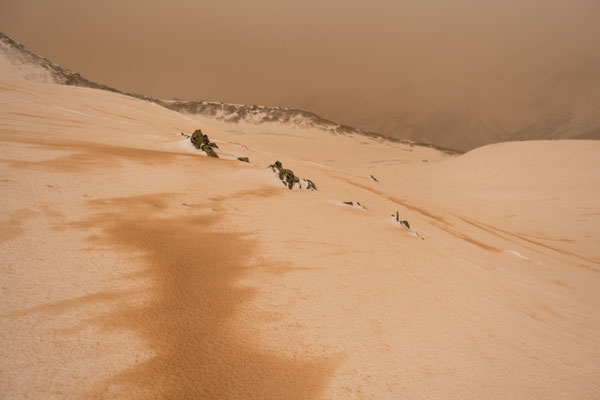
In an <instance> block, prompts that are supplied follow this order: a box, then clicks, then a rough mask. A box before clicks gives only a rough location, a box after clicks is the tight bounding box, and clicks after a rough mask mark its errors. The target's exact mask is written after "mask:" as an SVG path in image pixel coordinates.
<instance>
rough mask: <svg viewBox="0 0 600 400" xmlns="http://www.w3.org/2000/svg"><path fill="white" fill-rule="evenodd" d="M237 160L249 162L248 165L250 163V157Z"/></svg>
mask: <svg viewBox="0 0 600 400" xmlns="http://www.w3.org/2000/svg"><path fill="white" fill-rule="evenodd" d="M237 159H238V161H241V162H247V163H249V162H250V159H249V158H248V157H238V158H237Z"/></svg>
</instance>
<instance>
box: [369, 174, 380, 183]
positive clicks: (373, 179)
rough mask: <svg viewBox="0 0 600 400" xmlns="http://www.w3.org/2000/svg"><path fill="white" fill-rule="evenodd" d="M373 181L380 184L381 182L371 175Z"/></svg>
mask: <svg viewBox="0 0 600 400" xmlns="http://www.w3.org/2000/svg"><path fill="white" fill-rule="evenodd" d="M371 179H373V180H374V181H375V182H377V183H379V181H378V180H377V178H375V177H374V176H373V175H371Z"/></svg>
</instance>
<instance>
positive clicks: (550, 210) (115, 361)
mask: <svg viewBox="0 0 600 400" xmlns="http://www.w3.org/2000/svg"><path fill="white" fill-rule="evenodd" d="M197 128H201V129H202V130H203V131H204V132H205V133H207V134H208V135H209V137H210V139H211V140H214V141H215V142H217V143H218V145H219V152H220V154H221V155H223V156H225V157H224V158H230V159H219V160H217V159H211V158H209V157H205V156H203V155H201V154H200V153H199V152H198V151H197V150H195V149H194V148H193V146H191V145H188V144H187V143H186V142H184V141H182V137H181V136H180V134H179V133H180V132H182V131H183V132H186V133H188V134H189V133H191V132H193V131H194V130H195V129H197ZM238 156H247V157H249V158H250V163H242V162H239V161H235V160H231V158H235V157H238ZM275 160H280V161H282V162H283V165H284V166H285V167H286V168H291V169H292V170H294V172H295V173H296V174H297V175H298V176H301V177H303V178H308V179H311V180H312V181H314V182H315V184H316V185H317V188H318V189H319V190H318V191H305V190H294V191H289V190H287V189H286V188H285V187H284V186H283V185H282V184H281V182H279V181H278V180H277V179H276V178H275V177H274V176H273V173H272V172H271V171H270V170H269V169H267V168H266V167H267V166H268V165H269V164H272V163H273V162H274V161H275ZM370 175H373V176H375V177H377V179H378V180H379V183H376V182H375V181H373V180H372V179H370V178H369V176H370ZM0 190H1V198H2V208H1V209H0V221H1V223H2V225H1V226H2V230H1V231H0V260H1V264H0V274H1V275H0V276H1V281H0V288H1V291H0V296H1V301H0V305H1V311H0V312H1V319H0V394H1V396H0V397H2V398H11V399H12V398H39V399H49V398H61V399H62V398H134V399H148V398H218V399H227V398H240V399H252V398H255V399H273V398H278V399H352V398H354V399H399V398H407V399H465V398H467V399H475V398H477V399H480V398H490V399H517V398H518V399H532V398H539V399H549V398H555V399H592V398H598V397H600V384H599V382H600V369H599V366H600V336H599V335H598V330H599V328H600V315H599V312H598V310H600V275H599V272H600V254H599V251H598V249H599V248H600V243H599V238H600V143H598V142H591V141H556V142H519V143H506V144H499V145H493V146H487V147H485V148H481V149H477V150H475V151H473V152H470V153H467V154H465V155H463V156H460V157H451V156H448V155H446V154H443V153H440V152H437V151H435V150H433V149H428V148H422V147H410V146H407V145H403V144H398V143H389V142H383V141H380V140H375V139H371V138H366V137H359V136H343V135H332V134H330V133H326V132H323V131H319V130H310V129H292V128H289V127H286V126H281V125H262V126H254V125H249V124H224V123H218V122H215V121H212V120H209V119H198V118H194V117H192V116H189V115H188V116H186V115H181V114H178V113H175V112H172V111H169V110H166V109H163V108H161V107H158V106H156V105H153V104H151V103H147V102H143V101H140V100H135V99H132V98H128V97H125V96H121V95H116V94H113V93H107V92H102V91H96V90H91V89H84V88H74V87H64V86H58V85H52V84H42V83H32V82H26V81H23V80H19V79H3V80H1V81H0ZM343 201H353V202H356V201H359V202H360V203H361V204H363V205H365V206H366V207H367V210H364V209H362V208H359V207H354V206H344V205H343V203H342V202H343ZM396 211H398V212H399V215H400V217H401V219H405V220H408V221H409V222H410V226H411V230H413V231H414V232H416V233H418V234H419V236H420V237H422V238H423V239H424V240H421V238H420V237H419V236H416V235H414V234H412V232H411V231H409V230H407V229H405V228H404V227H403V226H401V225H399V224H397V223H394V221H393V220H392V218H391V217H390V215H391V214H392V213H395V212H396Z"/></svg>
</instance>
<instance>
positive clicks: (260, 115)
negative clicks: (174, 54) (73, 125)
mask: <svg viewBox="0 0 600 400" xmlns="http://www.w3.org/2000/svg"><path fill="white" fill-rule="evenodd" d="M2 64H4V65H3V67H4V68H2V70H3V71H5V72H4V74H5V75H7V76H6V77H11V76H13V77H20V78H25V79H27V80H30V81H35V82H44V83H58V84H62V85H70V86H81V87H89V88H93V89H101V90H108V91H111V92H115V93H121V94H124V95H127V96H132V97H135V98H138V99H143V100H147V101H151V102H153V103H156V104H158V105H160V106H163V107H165V108H168V109H171V110H174V111H177V112H181V113H185V114H196V115H202V116H206V117H211V118H214V119H216V120H218V121H223V122H230V123H238V122H240V121H244V122H249V123H253V124H286V125H290V124H291V125H295V126H298V127H302V128H318V129H321V130H323V131H325V132H328V133H331V134H358V135H365V136H369V137H376V138H379V139H382V140H390V141H393V142H400V143H406V144H409V145H414V146H425V147H431V148H435V149H438V150H441V151H444V152H447V153H460V151H456V150H452V149H448V148H442V147H438V146H434V145H432V144H429V143H420V142H414V141H411V140H405V139H398V138H391V137H388V136H385V135H382V134H379V133H376V132H371V131H368V130H364V129H358V128H353V127H350V126H347V125H342V124H338V123H335V122H333V121H330V120H328V119H325V118H322V117H320V116H319V115H317V114H315V113H313V112H310V111H305V110H302V109H298V108H292V107H278V106H260V105H245V104H231V103H220V102H214V101H206V100H202V101H182V100H163V99H155V98H152V97H148V96H145V95H140V94H135V93H126V92H123V91H121V90H118V89H115V88H112V87H109V86H106V85H103V84H99V83H96V82H93V81H90V80H88V79H86V78H84V77H82V76H81V75H80V74H78V73H75V72H72V71H70V70H69V69H67V68H64V67H61V66H60V65H57V64H55V63H53V62H52V61H50V60H48V59H47V58H44V57H41V56H39V55H37V54H35V53H33V52H32V51H30V50H28V49H27V48H25V46H23V45H22V44H19V43H17V42H16V41H14V40H13V39H11V38H10V37H8V36H7V35H5V34H3V33H1V32H0V65H2Z"/></svg>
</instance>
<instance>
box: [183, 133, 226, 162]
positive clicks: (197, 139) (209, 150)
mask: <svg viewBox="0 0 600 400" xmlns="http://www.w3.org/2000/svg"><path fill="white" fill-rule="evenodd" d="M190 140H191V142H192V144H193V145H194V147H195V148H197V149H200V150H202V151H204V152H205V153H206V155H207V156H209V157H214V158H219V156H218V155H217V153H215V151H214V150H213V148H217V149H218V148H219V146H217V145H216V144H215V143H212V142H211V141H210V140H209V139H208V136H207V135H205V134H203V133H202V130H200V129H196V130H195V131H194V133H192V136H191V137H190Z"/></svg>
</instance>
